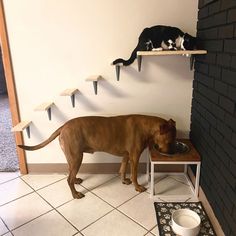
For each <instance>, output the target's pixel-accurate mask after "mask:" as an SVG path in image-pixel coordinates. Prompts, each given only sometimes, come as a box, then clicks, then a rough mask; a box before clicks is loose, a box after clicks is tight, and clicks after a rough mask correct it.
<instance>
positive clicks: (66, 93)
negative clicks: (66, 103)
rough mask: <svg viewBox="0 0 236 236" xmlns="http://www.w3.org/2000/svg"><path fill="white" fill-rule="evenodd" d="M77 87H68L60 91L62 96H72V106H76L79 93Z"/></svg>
mask: <svg viewBox="0 0 236 236" xmlns="http://www.w3.org/2000/svg"><path fill="white" fill-rule="evenodd" d="M78 92H79V90H78V89H77V88H71V89H66V90H64V91H63V92H61V93H60V95H61V96H70V99H71V103H72V107H75V94H76V93H78Z"/></svg>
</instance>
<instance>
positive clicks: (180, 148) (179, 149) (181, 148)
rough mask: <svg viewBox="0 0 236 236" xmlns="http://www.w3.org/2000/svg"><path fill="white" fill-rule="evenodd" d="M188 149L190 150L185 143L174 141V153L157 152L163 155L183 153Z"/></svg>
mask: <svg viewBox="0 0 236 236" xmlns="http://www.w3.org/2000/svg"><path fill="white" fill-rule="evenodd" d="M189 151H190V147H189V146H188V145H187V144H186V143H183V142H179V141H176V142H175V147H174V153H171V154H170V153H163V152H159V153H160V154H161V155H163V156H174V155H177V154H184V153H187V152H189Z"/></svg>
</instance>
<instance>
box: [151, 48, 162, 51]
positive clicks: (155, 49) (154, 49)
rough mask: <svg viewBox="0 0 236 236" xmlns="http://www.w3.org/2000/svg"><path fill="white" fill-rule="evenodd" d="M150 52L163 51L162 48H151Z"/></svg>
mask: <svg viewBox="0 0 236 236" xmlns="http://www.w3.org/2000/svg"><path fill="white" fill-rule="evenodd" d="M152 51H163V48H153V49H152Z"/></svg>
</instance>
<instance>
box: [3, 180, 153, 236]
mask: <svg viewBox="0 0 236 236" xmlns="http://www.w3.org/2000/svg"><path fill="white" fill-rule="evenodd" d="M118 177H119V175H117V176H114V177H113V178H111V179H110V180H107V181H105V182H104V183H102V184H100V185H98V186H96V187H95V188H97V187H99V186H101V185H103V184H106V183H108V182H110V181H112V180H113V179H115V178H118ZM17 178H20V179H21V180H22V181H23V182H25V184H27V185H28V186H29V187H30V188H31V189H32V192H30V193H28V194H26V195H23V196H21V197H19V198H16V199H14V200H12V201H10V202H13V201H15V200H18V199H20V198H23V197H25V196H27V195H30V194H32V193H36V194H37V195H38V196H39V197H40V198H42V199H43V200H44V201H45V202H46V203H47V204H48V205H49V206H50V207H51V208H52V209H51V210H50V211H47V212H46V213H44V214H41V215H39V216H38V217H36V218H34V219H31V220H30V221H28V222H25V223H24V224H22V225H20V226H18V227H16V228H14V229H12V230H10V232H11V231H13V230H16V229H18V228H20V227H22V226H24V225H26V224H28V223H30V222H32V221H34V220H36V219H38V218H40V217H42V216H43V215H45V214H48V213H49V212H51V211H53V210H55V211H56V212H57V213H58V214H60V215H61V216H62V217H63V219H65V220H66V221H67V222H68V223H69V224H70V225H71V226H72V227H73V228H75V229H76V230H77V231H78V232H77V233H82V232H81V231H82V230H84V229H85V228H87V227H89V226H90V225H92V224H93V223H95V222H97V221H98V220H99V219H101V218H103V217H104V216H106V215H107V214H109V213H111V212H112V211H114V210H117V211H119V212H120V213H121V214H123V215H124V216H126V217H127V218H129V219H130V220H132V221H133V222H134V223H136V224H137V225H139V226H141V227H142V228H144V229H145V230H146V231H148V232H149V230H148V229H146V228H145V227H143V226H142V225H140V224H139V223H138V222H136V221H135V220H133V219H132V218H130V217H129V216H128V215H126V214H124V213H123V212H121V211H120V210H119V209H118V208H119V207H120V206H122V205H123V204H125V203H127V202H128V201H130V200H131V199H133V198H135V197H136V196H138V195H139V194H141V193H137V194H136V195H135V196H133V197H131V198H129V199H128V200H127V201H125V202H123V203H122V204H120V205H118V206H116V207H114V206H112V205H111V204H110V203H108V202H106V201H105V200H104V199H102V198H101V197H99V196H98V195H96V194H95V193H93V192H92V191H93V190H94V189H95V188H93V189H91V190H90V189H88V188H86V187H84V186H83V185H82V187H83V188H85V189H86V190H87V193H88V192H90V193H92V194H93V195H95V196H96V197H98V198H99V199H101V200H102V201H103V202H105V203H106V204H108V205H110V206H111V207H112V208H113V209H112V210H111V211H109V212H108V213H106V214H105V215H103V216H101V217H100V218H99V219H97V220H96V221H94V222H93V223H91V224H90V225H88V226H86V227H85V228H84V229H82V230H79V229H77V228H76V227H75V226H74V225H73V224H72V223H71V222H70V221H68V220H67V219H66V218H65V217H64V216H63V215H62V214H61V213H60V212H59V211H58V210H57V208H59V207H61V206H63V205H65V204H67V203H69V202H71V201H73V200H74V199H72V200H70V201H67V202H66V203H63V204H62V205H60V206H57V207H54V206H52V205H51V204H50V203H49V202H48V201H47V200H46V199H44V198H43V197H42V196H41V195H40V194H39V193H38V192H37V191H39V190H41V189H43V188H46V187H48V186H50V185H53V184H55V183H58V182H60V181H62V180H64V179H65V178H66V177H65V178H63V179H60V180H58V181H55V182H53V183H51V184H49V185H47V186H44V187H42V188H40V189H37V190H35V189H34V188H33V187H32V186H31V185H30V184H29V183H27V182H26V181H25V180H24V179H22V178H21V176H19V177H17ZM15 179H16V178H15ZM7 182H8V181H7ZM147 194H148V193H147ZM10 202H8V203H10ZM8 203H6V204H8ZM4 205H5V204H4ZM154 227H155V226H154ZM151 230H152V229H151ZM148 232H147V233H148ZM77 233H76V234H77Z"/></svg>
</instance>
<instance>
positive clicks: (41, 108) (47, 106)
mask: <svg viewBox="0 0 236 236" xmlns="http://www.w3.org/2000/svg"><path fill="white" fill-rule="evenodd" d="M54 105H55V104H54V102H45V103H42V104H40V105H39V106H37V107H36V108H35V109H34V110H35V111H47V113H48V118H49V120H51V119H52V115H51V114H52V113H51V108H52V106H54Z"/></svg>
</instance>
